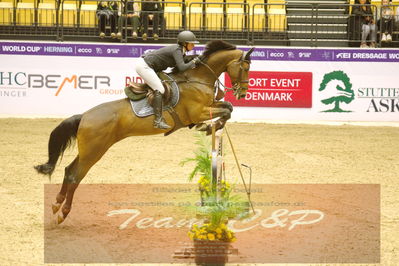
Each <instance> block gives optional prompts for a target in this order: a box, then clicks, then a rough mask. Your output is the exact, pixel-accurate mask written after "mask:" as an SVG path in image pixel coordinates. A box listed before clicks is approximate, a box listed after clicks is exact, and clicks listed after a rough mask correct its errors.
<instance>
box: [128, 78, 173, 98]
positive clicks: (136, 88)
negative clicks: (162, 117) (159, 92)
mask: <svg viewBox="0 0 399 266" xmlns="http://www.w3.org/2000/svg"><path fill="white" fill-rule="evenodd" d="M158 77H159V78H160V79H161V81H162V84H163V86H164V88H165V92H164V94H163V102H164V104H168V103H169V102H170V101H171V98H172V82H174V81H173V79H172V78H171V77H169V76H168V75H167V74H165V73H164V72H159V73H158ZM125 94H126V96H127V97H128V98H129V99H130V100H132V101H139V100H141V99H144V98H147V101H148V103H149V104H150V105H152V101H153V99H154V90H153V89H151V88H150V86H148V85H147V84H143V83H137V82H131V83H129V86H127V87H126V88H125Z"/></svg>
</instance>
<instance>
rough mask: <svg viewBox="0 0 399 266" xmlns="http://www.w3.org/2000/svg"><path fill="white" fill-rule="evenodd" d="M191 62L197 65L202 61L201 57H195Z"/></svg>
mask: <svg viewBox="0 0 399 266" xmlns="http://www.w3.org/2000/svg"><path fill="white" fill-rule="evenodd" d="M193 62H194V64H195V65H196V66H198V65H199V64H200V63H202V61H201V59H199V57H196V58H194V59H193Z"/></svg>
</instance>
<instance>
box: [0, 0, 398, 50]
mask: <svg viewBox="0 0 399 266" xmlns="http://www.w3.org/2000/svg"><path fill="white" fill-rule="evenodd" d="M230 1H231V2H229V0H225V2H223V1H220V0H213V1H212V0H209V1H208V2H203V1H201V0H200V1H198V2H196V1H195V0H194V1H191V2H188V1H187V0H186V2H181V1H173V0H162V1H161V0H160V1H158V2H157V3H159V5H160V6H161V8H160V10H158V11H144V10H141V11H140V19H139V26H138V29H137V32H136V30H135V29H133V25H132V23H133V22H132V21H133V20H131V19H126V18H127V16H128V14H129V12H130V11H129V10H128V8H127V5H128V4H133V3H136V4H138V5H139V6H142V5H143V3H154V2H149V1H133V0H128V1H110V0H104V2H108V3H111V2H116V3H117V6H118V7H117V9H116V10H115V13H114V16H115V20H114V22H111V20H110V19H107V20H106V25H105V30H104V29H100V28H99V18H98V16H97V15H96V13H97V6H98V3H99V2H100V1H97V0H84V1H77V0H75V1H74V0H72V1H71V0H60V1H59V2H55V1H54V2H50V1H49V0H40V2H38V1H33V2H22V1H21V0H14V1H10V2H0V38H1V39H6V38H12V39H29V38H31V39H33V38H34V39H55V40H60V41H62V40H83V41H111V42H144V41H150V42H155V41H158V40H157V39H160V40H161V41H162V42H175V39H176V35H177V34H178V33H179V32H180V31H182V30H191V31H193V32H194V33H195V34H196V36H197V37H198V38H199V39H200V40H201V41H206V40H212V39H223V40H228V41H231V42H233V43H242V44H271V45H285V46H289V45H294V46H298V45H303V46H333V47H334V46H340V45H338V44H339V43H341V44H344V45H343V46H360V42H361V32H362V29H361V28H362V27H361V25H360V24H361V23H360V17H359V16H357V15H355V14H352V12H351V11H352V9H353V8H354V7H356V6H359V5H352V4H341V5H338V6H337V8H340V9H342V10H344V11H343V13H342V14H340V15H337V14H334V15H333V14H329V12H328V4H301V5H300V7H302V8H304V9H305V10H306V12H305V13H302V14H301V13H299V14H298V15H296V16H295V15H293V14H291V13H290V9H289V8H287V7H288V6H289V5H287V4H284V3H276V4H263V3H258V2H257V1H256V2H253V1H251V2H250V1H242V2H239V1H235V0H230ZM298 5H299V4H296V6H298ZM330 5H331V4H330ZM370 7H371V9H372V13H373V18H374V20H375V23H376V29H377V30H376V42H377V46H382V47H383V46H399V6H398V5H391V8H392V9H394V10H395V12H396V13H395V16H394V19H393V21H392V22H391V23H392V25H390V26H391V27H392V28H393V32H392V34H391V37H392V40H390V41H389V42H386V41H384V42H382V33H383V32H381V30H380V29H381V27H382V21H379V22H378V21H377V19H378V18H379V17H381V14H380V13H381V10H380V9H378V8H377V6H376V5H370ZM326 11H327V12H326ZM154 16H155V17H156V18H157V19H158V21H154ZM151 17H152V19H150V18H151ZM156 22H158V23H156ZM377 22H378V23H377ZM112 23H114V24H115V29H113V26H112ZM156 24H158V25H156ZM102 30H104V31H105V32H104V35H105V36H101V37H103V38H100V35H101V32H102ZM111 31H113V32H111ZM134 33H136V34H134ZM143 33H147V40H143ZM154 33H155V34H156V35H157V36H156V35H154ZM154 37H157V38H154ZM158 42H159V41H158ZM323 43H324V44H326V45H323Z"/></svg>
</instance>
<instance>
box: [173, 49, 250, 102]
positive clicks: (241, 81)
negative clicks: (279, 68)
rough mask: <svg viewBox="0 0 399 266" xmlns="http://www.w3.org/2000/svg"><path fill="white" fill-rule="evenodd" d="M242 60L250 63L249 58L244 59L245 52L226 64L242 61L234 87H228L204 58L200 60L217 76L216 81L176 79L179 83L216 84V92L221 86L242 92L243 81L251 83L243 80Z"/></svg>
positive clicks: (235, 91)
mask: <svg viewBox="0 0 399 266" xmlns="http://www.w3.org/2000/svg"><path fill="white" fill-rule="evenodd" d="M242 62H247V63H248V64H249V63H250V62H249V61H248V60H246V59H244V52H243V54H242V55H241V57H240V58H239V59H233V60H231V61H230V62H229V63H228V64H227V65H226V69H227V68H228V67H229V66H230V65H231V64H233V63H240V71H239V73H238V76H239V80H238V81H237V82H235V83H234V85H233V87H231V88H230V87H227V86H226V85H224V84H223V83H222V82H221V81H220V80H219V77H218V76H217V75H216V73H215V71H213V69H212V68H211V67H210V66H209V65H208V64H207V63H205V62H203V61H202V60H200V64H202V65H204V66H205V67H206V68H207V69H208V70H209V71H210V72H211V73H212V74H213V76H214V77H215V79H216V81H215V83H214V84H211V83H208V82H202V81H196V80H189V79H188V78H187V77H186V80H174V81H175V82H177V83H190V82H192V83H199V84H203V85H213V86H214V92H216V91H217V90H218V89H219V88H220V86H222V87H223V88H224V89H225V90H226V91H229V90H230V91H233V94H234V95H236V94H240V93H241V89H242V88H241V84H242V83H249V81H248V80H241V77H242V71H243V70H244V69H243V67H242V65H241V63H242Z"/></svg>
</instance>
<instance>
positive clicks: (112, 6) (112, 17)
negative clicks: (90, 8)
mask: <svg viewBox="0 0 399 266" xmlns="http://www.w3.org/2000/svg"><path fill="white" fill-rule="evenodd" d="M117 12H118V4H117V3H116V2H107V1H101V2H100V3H99V4H98V6H97V12H96V14H97V18H98V27H99V28H100V38H104V37H105V25H106V24H107V21H108V22H109V24H110V26H111V37H112V38H116V18H117V16H118V14H117Z"/></svg>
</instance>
